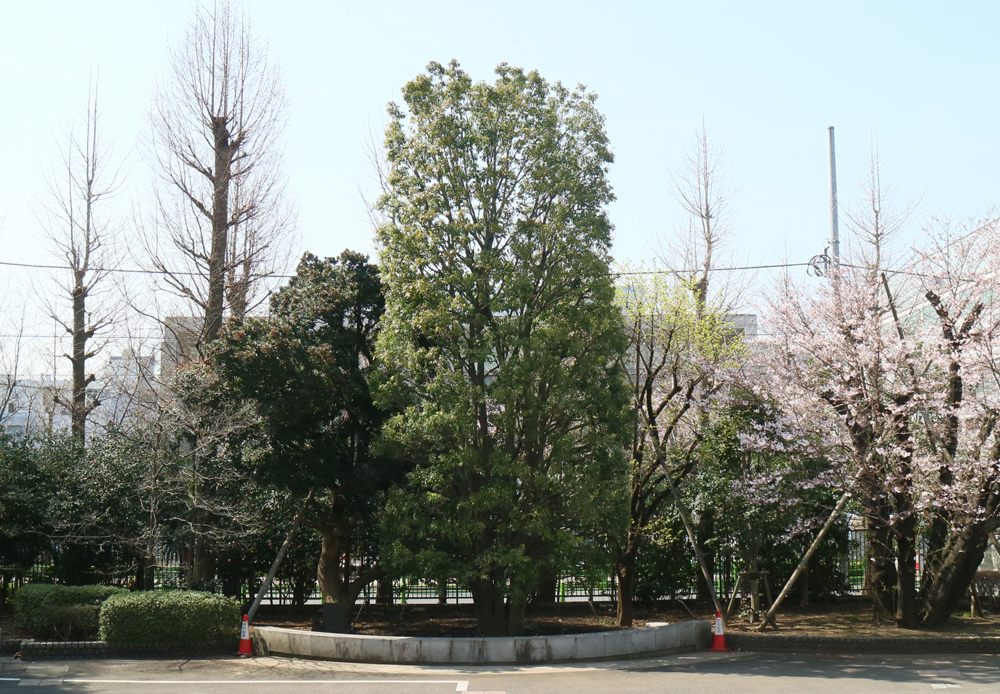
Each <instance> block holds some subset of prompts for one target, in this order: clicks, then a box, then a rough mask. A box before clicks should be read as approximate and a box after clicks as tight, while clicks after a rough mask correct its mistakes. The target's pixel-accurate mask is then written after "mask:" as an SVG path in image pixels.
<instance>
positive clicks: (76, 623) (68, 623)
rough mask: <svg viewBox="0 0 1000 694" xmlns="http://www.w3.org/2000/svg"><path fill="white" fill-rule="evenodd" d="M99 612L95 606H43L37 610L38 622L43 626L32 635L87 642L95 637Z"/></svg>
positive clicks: (99, 609) (98, 608)
mask: <svg viewBox="0 0 1000 694" xmlns="http://www.w3.org/2000/svg"><path fill="white" fill-rule="evenodd" d="M100 611H101V608H100V607H99V606H97V605H45V606H44V607H42V608H40V609H39V610H38V617H39V619H38V621H39V622H41V623H43V624H44V626H43V627H42V628H40V629H36V630H35V631H34V632H33V633H34V635H35V637H36V638H47V637H55V638H56V639H58V640H60V641H88V640H91V639H93V638H95V637H96V636H97V628H98V625H97V617H98V615H99V614H100Z"/></svg>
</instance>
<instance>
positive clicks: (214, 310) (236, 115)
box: [144, 0, 294, 346]
mask: <svg viewBox="0 0 1000 694" xmlns="http://www.w3.org/2000/svg"><path fill="white" fill-rule="evenodd" d="M151 122H152V139H151V148H152V154H153V162H154V166H155V168H156V173H157V175H158V177H159V181H160V183H161V185H158V186H157V187H156V189H155V221H154V224H153V229H152V231H153V232H154V233H153V234H152V236H151V237H150V238H146V239H144V243H145V244H146V246H147V249H148V251H149V256H150V259H151V262H152V266H153V268H154V269H156V270H158V271H159V272H162V273H163V279H164V282H165V283H166V285H167V287H168V288H170V289H171V290H172V291H174V292H176V293H177V294H178V295H180V296H181V297H183V298H185V299H187V300H190V301H192V302H193V303H194V304H195V305H196V306H197V307H198V310H199V311H200V313H201V315H202V316H203V317H204V324H203V327H202V331H201V335H200V340H199V346H200V345H201V344H205V343H208V342H211V341H212V340H214V339H215V338H216V337H217V336H218V334H219V330H220V329H221V327H222V321H223V315H224V313H225V312H226V309H227V308H228V310H229V314H230V315H231V316H232V317H234V318H237V319H241V318H242V317H243V316H245V315H246V313H247V311H248V310H250V309H251V308H253V307H254V306H255V305H256V302H258V301H259V300H260V298H261V294H262V292H261V291H260V290H261V288H262V287H261V283H262V282H263V281H264V280H265V279H266V278H268V277H270V276H271V275H272V274H273V273H274V272H275V271H276V270H278V269H280V266H281V265H282V264H283V262H284V260H285V253H286V252H287V250H286V245H287V243H288V240H289V235H290V233H291V232H292V231H293V226H294V216H293V214H292V212H291V210H290V208H289V206H288V204H287V203H286V202H285V198H284V184H285V179H284V176H283V174H282V171H281V142H280V138H281V133H282V130H283V128H284V124H285V97H284V91H283V85H282V80H281V78H280V76H279V73H278V69H277V67H276V66H275V65H274V64H273V62H272V61H271V60H270V59H269V57H268V52H267V47H266V45H265V44H264V43H263V42H262V41H261V40H260V39H259V38H258V37H257V36H255V34H254V33H253V31H252V28H251V25H250V20H249V18H248V17H247V16H246V14H245V13H244V11H243V9H242V8H241V7H240V6H238V5H234V4H232V3H230V2H229V0H216V1H215V2H213V3H212V5H211V6H210V7H207V8H206V7H203V6H199V7H198V8H197V9H196V11H195V15H194V19H193V21H192V23H191V25H190V27H189V28H188V31H187V33H186V35H185V37H184V40H183V42H182V43H181V44H180V45H179V46H178V47H177V48H176V49H175V50H174V51H173V53H172V56H171V71H170V74H169V78H168V79H167V81H166V82H165V83H164V84H162V85H161V86H160V87H159V89H158V91H157V93H156V97H155V100H154V104H153V108H152V113H151Z"/></svg>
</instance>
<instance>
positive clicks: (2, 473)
mask: <svg viewBox="0 0 1000 694" xmlns="http://www.w3.org/2000/svg"><path fill="white" fill-rule="evenodd" d="M35 443H36V442H35V441H34V440H33V439H31V438H29V437H17V438H15V437H12V436H6V435H0V565H3V566H14V567H20V568H24V569H26V568H28V567H30V566H31V565H32V564H33V563H34V561H35V558H36V557H37V556H38V552H39V551H41V550H42V549H44V548H46V547H47V545H48V539H47V538H46V537H45V536H44V535H43V533H45V532H46V531H47V530H48V529H49V526H48V520H49V506H50V504H51V501H52V498H53V496H54V495H55V493H56V484H55V478H54V476H53V474H52V472H51V470H49V469H48V468H47V467H46V466H45V465H43V464H42V463H43V461H42V460H41V458H40V456H39V455H38V451H37V449H36V446H35Z"/></svg>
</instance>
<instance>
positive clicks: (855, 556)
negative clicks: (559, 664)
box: [0, 529, 923, 607]
mask: <svg viewBox="0 0 1000 694" xmlns="http://www.w3.org/2000/svg"><path fill="white" fill-rule="evenodd" d="M866 564H867V547H866V542H865V533H864V531H863V530H857V529H851V530H850V531H849V533H848V543H847V552H846V554H845V555H844V556H843V557H842V559H841V560H840V567H841V570H842V571H843V573H844V574H845V576H846V578H847V584H848V590H849V592H850V593H853V594H856V595H860V594H863V593H864V592H865V590H866V587H865V566H866ZM922 564H923V554H922V553H918V556H917V568H918V572H919V570H920V569H921V568H922ZM53 567H54V564H53V562H52V557H51V556H50V555H49V554H47V553H46V554H43V555H42V556H40V557H39V558H38V561H37V562H36V564H34V565H33V566H31V567H29V568H15V567H0V597H2V596H4V595H9V594H10V592H11V589H16V588H17V587H18V586H20V585H23V584H24V583H30V582H53V581H54V580H55V579H56V577H55V576H54V572H53ZM186 570H187V567H185V566H184V565H183V564H182V562H181V561H180V559H179V558H178V557H176V556H162V557H160V558H159V560H158V562H157V566H156V568H155V570H154V585H155V588H156V589H159V590H170V589H176V588H184V587H185V576H186ZM741 570H742V568H741V566H740V562H739V561H738V560H737V559H735V558H734V556H733V555H726V554H722V553H719V554H718V555H717V556H716V564H715V572H714V573H715V575H714V579H715V580H714V583H715V590H716V592H717V593H718V594H719V595H722V596H729V595H731V594H732V592H733V590H734V588H735V585H736V581H737V577H738V575H739V572H740V571H741ZM685 573H686V574H687V575H689V576H690V581H689V583H688V585H687V586H686V587H685V588H682V589H681V590H679V591H678V594H677V595H676V597H680V598H682V599H686V598H693V597H695V595H696V593H697V576H698V567H697V566H696V565H695V564H694V563H692V564H691V566H689V567H686V569H685ZM918 575H919V573H918ZM133 578H134V571H132V572H128V573H124V572H123V573H122V574H121V575H113V576H107V577H106V582H108V583H116V584H118V585H128V583H129V581H130V580H131V579H133ZM262 581H263V576H259V577H257V580H256V581H254V582H251V583H250V584H244V585H241V586H239V589H238V590H239V597H240V598H241V599H242V600H250V599H252V598H253V597H254V595H253V593H254V592H255V590H256V588H257V586H259V585H260V584H261V582H262ZM254 583H255V585H253V584H254ZM771 588H772V591H774V592H775V593H776V592H777V590H780V586H774V585H772V586H771ZM216 590H217V591H218V592H221V590H222V588H221V586H217V587H216ZM300 590H301V587H300ZM549 592H550V593H551V594H550V595H549V599H554V600H555V601H556V602H577V601H593V602H601V601H614V600H616V599H617V583H616V581H615V578H614V576H611V575H608V576H604V577H594V576H589V577H584V576H581V575H579V574H576V573H573V572H567V573H563V574H560V575H559V576H558V577H557V578H556V579H555V585H554V588H553V587H552V586H551V585H550V587H549ZM663 597H672V596H663ZM390 600H391V602H392V604H395V605H405V604H427V603H441V604H448V603H450V604H467V603H471V602H472V594H471V593H470V592H469V590H468V589H467V588H465V587H463V586H460V585H458V583H457V582H456V581H455V580H454V579H449V580H447V581H443V582H442V581H435V580H429V579H426V578H421V577H403V578H398V579H395V580H393V581H392V582H391V583H384V584H383V585H382V594H381V595H380V594H379V586H378V585H377V584H374V583H373V584H369V585H368V586H366V587H365V588H364V590H363V591H362V592H361V594H360V595H359V596H358V602H359V603H365V604H368V603H371V604H374V603H376V602H385V603H388V602H389V601H390ZM294 602H295V585H294V584H293V582H292V581H290V580H281V579H278V580H275V581H274V582H273V583H272V585H271V587H270V590H269V591H268V592H267V594H266V595H265V596H264V599H263V603H264V604H265V605H292V604H294ZM306 602H307V604H318V603H319V602H320V595H319V592H318V589H314V590H313V591H312V593H311V594H310V595H309V596H308V598H307V600H306ZM0 607H2V603H0Z"/></svg>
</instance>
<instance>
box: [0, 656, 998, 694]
mask: <svg viewBox="0 0 1000 694" xmlns="http://www.w3.org/2000/svg"><path fill="white" fill-rule="evenodd" d="M26 686H33V687H39V688H40V689H39V691H51V692H109V693H117V694H124V693H126V692H129V693H131V692H137V693H142V694H147V693H148V694H154V693H155V694H179V693H180V692H212V693H213V694H229V692H233V693H234V694H235V693H236V692H239V693H240V694H279V693H283V692H294V693H295V694H314V693H318V692H324V693H330V694H336V693H338V692H345V693H346V692H351V694H355V693H357V694H376V693H382V692H389V693H391V694H445V693H446V692H467V693H468V694H473V693H476V692H506V693H507V694H543V693H544V694H551V693H555V692H574V693H576V692H582V693H594V694H596V693H598V692H615V693H616V694H625V693H633V692H634V693H637V694H638V693H645V692H649V693H650V694H652V693H653V692H657V693H662V692H671V694H674V693H685V692H692V693H694V692H697V693H698V694H705V693H706V692H740V694H755V693H757V692H760V693H762V694H763V693H767V694H781V693H784V692H788V693H793V692H794V693H796V694H799V693H801V692H808V693H809V694H834V693H840V692H849V693H850V694H862V693H864V692H930V691H936V690H939V689H940V690H945V689H962V690H964V691H967V692H996V691H997V690H998V688H1000V656H996V655H941V656H900V655H885V656H877V655H874V656H842V655H811V654H802V655H792V654H788V655H784V654H782V655H778V654H759V653H731V654H711V653H696V654H688V655H675V656H664V657H660V658H650V659H645V660H633V661H617V662H601V663H585V664H565V665H548V666H531V667H518V666H492V667H475V666H467V667H415V666H393V665H377V664H359V663H331V662H320V661H308V660H292V659H286V658H256V659H254V660H239V659H236V658H233V659H221V660H184V661H179V660H132V661H126V660H114V661H112V660H108V661H101V660H79V661H45V662H35V663H20V662H16V661H13V660H4V661H3V662H2V663H0V692H14V691H18V692H20V691H23V690H21V689H20V687H26ZM15 688H17V689H15Z"/></svg>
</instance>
